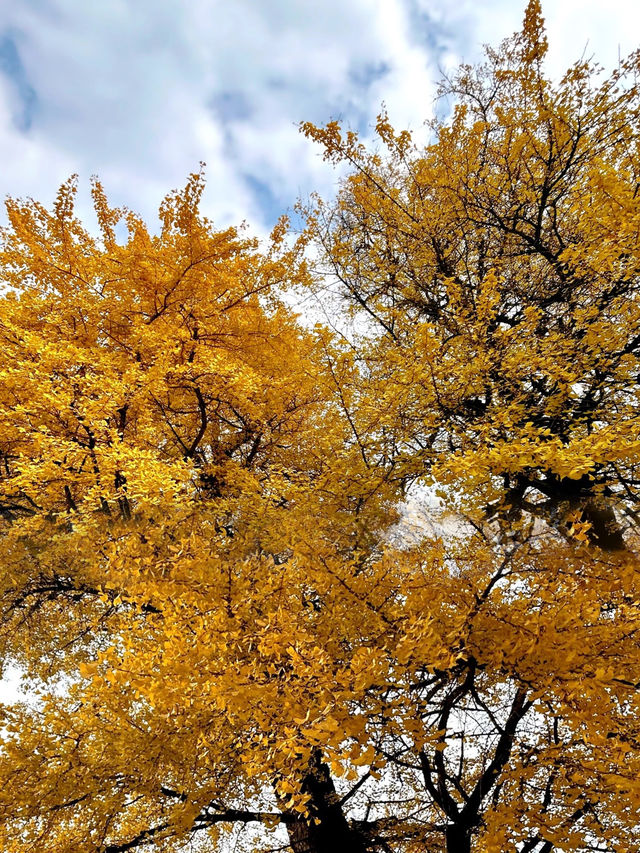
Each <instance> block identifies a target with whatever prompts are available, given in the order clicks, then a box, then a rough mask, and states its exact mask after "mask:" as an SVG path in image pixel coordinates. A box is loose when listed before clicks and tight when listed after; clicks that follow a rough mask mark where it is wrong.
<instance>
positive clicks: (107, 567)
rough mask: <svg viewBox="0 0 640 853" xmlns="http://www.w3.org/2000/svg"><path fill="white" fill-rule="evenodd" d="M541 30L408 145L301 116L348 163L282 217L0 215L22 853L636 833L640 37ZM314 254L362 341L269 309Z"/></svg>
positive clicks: (543, 849)
mask: <svg viewBox="0 0 640 853" xmlns="http://www.w3.org/2000/svg"><path fill="white" fill-rule="evenodd" d="M546 47H547V43H546V37H545V35H544V29H543V22H542V18H541V11H540V6H539V4H538V2H537V0H531V2H530V3H529V6H528V8H527V12H526V16H525V23H524V27H523V31H522V32H521V33H519V34H516V36H515V37H514V38H513V39H512V40H510V41H508V42H505V43H504V44H503V45H502V46H501V47H500V49H498V50H489V51H488V54H487V64H486V65H485V66H483V67H481V68H476V69H474V68H462V69H461V71H460V73H459V74H458V76H457V77H455V78H454V79H453V80H452V81H449V82H448V83H446V84H445V90H446V92H447V93H448V94H449V95H451V96H454V97H455V99H456V104H457V105H456V107H455V109H454V112H453V114H452V116H451V118H450V119H449V120H448V121H446V122H444V123H441V124H437V123H436V124H434V126H433V141H432V143H431V144H430V145H429V146H428V147H427V148H426V149H424V150H417V149H416V148H415V147H414V146H413V144H412V142H411V137H410V135H409V134H408V133H406V132H401V133H396V131H395V130H394V129H393V128H392V127H391V125H390V124H389V121H388V119H387V118H386V116H384V115H382V116H381V117H380V118H379V121H378V125H377V132H378V135H379V138H380V142H381V145H382V146H383V150H384V154H381V153H379V152H377V153H373V154H372V153H370V152H368V151H367V150H366V148H365V147H364V146H363V145H362V144H361V143H360V141H359V140H358V138H357V136H356V135H355V134H353V133H346V134H345V133H344V132H343V131H342V130H341V128H340V127H339V125H338V124H336V123H331V124H330V125H328V126H327V127H326V128H314V127H312V126H310V125H305V126H304V128H303V129H304V132H305V133H307V135H309V136H311V137H313V138H315V139H316V140H318V141H320V142H321V143H322V144H323V145H324V146H325V151H326V155H327V157H328V158H329V159H333V160H346V161H348V162H349V163H351V166H352V173H351V175H350V177H349V178H348V179H347V180H346V182H345V183H344V185H343V187H342V189H341V191H340V193H339V195H338V197H337V199H336V200H335V202H334V203H332V204H326V203H323V202H320V201H319V200H316V202H315V203H314V206H313V209H311V210H309V211H307V214H308V229H307V233H306V234H305V235H304V236H303V238H301V240H300V241H298V242H297V243H294V242H293V241H291V240H290V239H289V237H288V235H287V225H286V222H284V221H282V222H280V223H279V224H278V226H277V227H276V229H275V230H274V232H273V235H272V239H271V242H270V243H269V244H268V245H267V246H266V247H263V248H261V247H259V246H258V245H257V243H256V242H255V241H252V240H250V239H247V238H246V237H245V236H244V235H243V234H242V233H241V232H238V231H237V230H235V229H228V230H226V231H223V232H216V231H215V230H214V228H213V226H212V224H211V223H210V222H209V221H207V220H206V219H205V218H204V217H202V216H201V214H200V213H199V209H198V205H199V201H200V197H201V194H202V190H203V177H202V173H200V172H199V173H195V174H193V175H191V176H190V178H189V180H188V182H187V185H186V187H185V189H184V190H182V191H181V192H174V193H172V194H170V195H169V196H168V197H167V198H166V199H165V201H164V202H163V204H162V206H161V208H160V221H161V229H160V231H159V233H158V234H157V235H154V234H152V233H150V232H149V230H148V229H147V228H146V227H145V225H144V223H143V222H142V221H141V220H140V219H139V217H137V216H136V215H134V214H133V213H131V212H130V211H128V210H124V209H123V210H114V209H112V208H110V207H109V204H108V201H107V199H106V196H105V193H104V191H103V189H102V187H101V186H100V184H99V183H98V182H97V181H96V182H94V185H93V199H94V206H95V212H96V216H97V220H98V226H99V234H98V236H94V235H92V234H91V233H90V232H89V231H87V230H86V229H85V228H84V227H83V226H82V224H81V223H80V222H79V221H78V220H77V218H75V215H74V193H75V183H74V181H73V180H71V181H70V182H68V183H67V184H65V185H64V186H63V187H62V188H61V190H60V192H59V195H58V198H57V201H56V203H55V205H54V208H53V210H52V211H48V210H46V209H45V208H44V207H42V206H41V205H39V204H37V203H36V202H32V201H29V202H18V201H10V202H9V203H8V215H9V225H8V227H7V228H5V229H4V232H3V235H2V250H1V253H0V264H1V266H2V282H3V294H2V296H1V297H0V341H1V342H2V350H3V361H2V367H1V368H0V463H1V471H0V561H1V565H2V572H1V573H0V614H1V620H0V649H1V652H2V660H3V662H4V664H5V666H6V665H9V664H15V665H17V666H18V667H19V668H20V670H21V672H22V673H23V676H24V682H25V685H26V686H27V687H28V688H29V695H28V697H27V701H25V702H23V703H16V704H13V705H8V704H7V705H5V706H3V709H2V714H3V739H2V751H1V754H0V782H1V784H0V846H1V847H2V849H3V850H5V851H7V853H14V851H15V853H18V851H21V853H22V851H28V850H32V851H38V853H54V851H55V853H72V851H73V853H78V851H87V853H88V851H96V853H97V851H100V853H125V851H129V850H135V849H144V848H145V847H153V849H158V850H166V851H172V850H175V851H178V850H184V849H186V846H187V845H188V844H193V845H194V849H202V850H223V849H225V846H224V845H225V844H226V843H227V842H228V841H229V838H230V837H231V835H230V834H233V833H234V832H235V831H236V829H235V828H236V827H243V828H245V829H244V830H243V832H242V834H241V835H240V836H239V838H240V844H241V845H244V848H245V849H252V850H266V849H269V848H273V847H277V846H278V845H279V844H282V843H283V841H282V837H283V836H282V833H284V834H285V836H286V838H287V839H288V843H289V845H290V847H291V849H292V850H293V851H295V853H302V852H303V851H305V853H309V851H312V853H325V851H329V850H332V851H339V850H345V851H346V850H349V851H356V853H365V851H394V853H401V852H402V853H413V851H415V853H417V851H424V850H433V851H437V850H438V851H447V853H470V851H474V853H498V851H500V853H506V851H513V853H551V851H553V850H558V851H582V850H587V849H597V850H602V851H605V850H606V851H616V853H628V851H629V850H631V849H633V847H634V843H635V840H636V839H637V833H638V830H639V827H640V815H639V806H640V783H639V781H638V780H639V779H640V750H639V746H640V744H639V743H638V733H637V722H636V720H637V718H638V715H639V714H640V655H639V653H638V632H639V631H640V583H639V581H640V578H639V576H638V574H639V572H638V561H637V533H636V532H635V522H636V521H637V514H636V509H635V505H636V503H637V502H638V499H639V496H638V488H637V487H638V484H639V483H640V478H639V477H638V460H639V453H638V451H639V449H640V443H639V430H638V426H639V423H638V390H639V384H638V376H639V375H640V371H639V370H638V352H639V351H640V300H639V293H638V281H639V272H640V270H639V269H638V265H639V264H640V255H639V253H638V234H639V228H640V210H639V205H640V195H639V194H638V187H639V186H640V179H639V177H638V176H639V175H640V147H639V144H638V140H639V137H638V127H639V126H640V125H639V124H638V118H639V115H638V110H639V106H640V104H639V97H638V95H639V92H638V90H637V88H636V84H635V77H634V75H636V74H637V72H638V71H639V70H640V57H639V56H638V55H634V56H632V57H631V58H630V59H629V60H627V61H625V62H624V63H621V65H620V67H619V69H617V70H616V72H615V73H614V74H613V76H612V77H611V78H609V79H607V80H605V81H604V82H598V81H597V74H596V71H597V69H595V68H594V67H593V66H592V65H591V64H590V63H588V62H580V63H578V64H577V65H575V66H573V67H572V68H571V69H570V70H569V71H568V72H567V74H566V76H565V78H564V79H563V80H562V81H561V83H560V84H558V85H552V84H551V83H550V82H549V81H548V80H546V79H545V78H544V75H543V71H542V64H543V60H544V55H545V51H546ZM122 235H124V236H122ZM310 239H315V240H316V241H317V245H318V247H319V249H320V255H321V259H322V261H323V262H324V263H325V264H326V267H327V269H326V271H325V272H324V274H323V275H322V276H316V275H315V273H314V272H313V271H312V270H310V265H308V264H307V262H306V261H305V258H304V249H305V245H306V243H307V241H308V240H310ZM332 274H334V275H335V274H337V280H338V281H339V288H338V289H339V295H340V297H341V298H343V299H344V300H346V305H347V306H348V308H349V310H350V311H351V312H352V313H353V315H354V316H355V317H356V324H355V327H356V330H357V331H356V332H354V334H353V335H352V339H351V340H350V341H346V339H345V336H341V335H338V334H334V333H332V332H330V331H329V330H328V329H326V328H324V327H322V326H317V327H315V328H314V329H312V330H309V329H306V328H304V327H303V326H302V325H301V324H300V323H299V322H298V321H297V319H296V317H295V316H294V315H293V314H292V313H291V311H290V310H288V309H287V308H286V306H285V301H284V299H283V297H284V294H285V291H287V290H289V289H291V288H294V289H295V288H297V289H302V290H303V291H305V292H307V293H308V292H310V291H313V290H314V289H315V290H316V292H317V291H318V289H319V288H323V289H324V288H326V287H327V286H330V283H331V275H332ZM327 307H328V308H331V306H327ZM416 482H418V483H422V484H426V485H428V486H430V487H432V488H435V489H436V490H437V491H438V492H439V494H440V496H441V498H442V499H443V501H444V502H445V503H446V504H447V506H448V509H449V511H451V512H454V513H456V514H454V515H452V516H451V517H452V518H453V519H454V521H453V523H451V521H450V520H449V521H447V520H446V519H445V521H444V523H443V524H442V526H441V532H440V535H438V536H436V535H433V536H428V535H426V534H425V535H423V536H422V537H420V538H419V541H417V542H415V543H414V544H412V545H409V544H408V543H407V542H406V541H403V534H402V530H403V528H402V524H400V525H399V527H398V526H396V528H395V534H393V527H392V525H393V524H394V523H395V522H396V521H397V519H398V509H397V507H398V505H399V503H400V501H401V499H402V498H403V497H404V496H405V495H406V490H407V489H408V488H409V487H410V486H411V484H413V483H416ZM434 512H435V510H434ZM392 534H393V535H392ZM251 827H254V829H253V830H252V829H251ZM274 833H275V837H274V835H273V834H274ZM278 833H281V834H280V835H278ZM236 840H237V839H236ZM234 843H235V842H234Z"/></svg>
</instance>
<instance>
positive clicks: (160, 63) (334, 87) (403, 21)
mask: <svg viewBox="0 0 640 853" xmlns="http://www.w3.org/2000/svg"><path fill="white" fill-rule="evenodd" d="M524 2H525V0H458V2H454V0H448V1H447V0H226V2H223V0H4V2H3V3H0V162H1V163H2V170H1V171H0V195H2V196H4V195H7V194H9V195H13V196H28V195H30V196H33V197H35V198H37V199H39V200H42V201H44V202H46V203H50V201H51V200H52V199H53V197H54V195H55V192H56V189H57V187H58V185H59V184H60V183H61V182H62V181H63V180H65V179H66V178H67V177H68V176H69V174H71V173H73V172H77V173H79V175H80V180H81V186H82V188H83V189H82V192H81V196H80V212H81V213H83V212H85V211H86V209H87V207H88V193H87V187H88V181H89V177H90V175H92V174H94V173H97V174H98V175H99V176H100V177H101V179H102V181H103V183H104V185H105V189H106V190H107V193H108V195H109V198H110V199H111V200H112V201H113V202H114V203H116V204H127V205H129V206H130V207H132V208H134V209H135V210H137V211H139V212H140V213H141V214H143V215H144V216H145V217H147V218H148V219H153V217H154V215H155V211H156V210H157V207H158V204H159V202H160V200H161V198H162V196H163V195H164V194H165V193H166V192H167V191H168V190H170V189H171V188H173V187H176V186H179V185H181V184H182V183H183V182H184V179H185V177H186V175H187V174H188V173H189V172H191V171H193V170H194V169H195V168H197V166H198V163H199V162H200V161H201V160H204V161H205V162H206V163H207V176H208V186H207V191H206V196H205V200H204V208H205V212H206V213H207V214H208V215H210V216H211V217H212V218H213V219H214V221H215V222H216V224H218V225H219V226H220V227H222V226H226V225H229V224H238V223H239V222H241V221H242V220H247V221H248V222H249V223H250V225H251V226H252V227H253V230H254V231H255V232H257V233H264V232H265V231H266V230H267V229H268V228H269V226H270V225H271V224H272V223H273V221H274V220H275V218H276V217H277V216H278V215H279V214H280V213H281V212H284V211H286V209H287V208H288V207H290V206H291V205H292V204H293V203H294V202H295V200H296V198H297V197H298V196H300V195H303V196H304V195H306V194H307V193H308V192H309V191H310V190H311V189H317V190H319V191H320V192H321V193H322V194H324V195H329V194H330V193H331V192H332V189H333V186H334V182H335V173H333V172H332V170H331V168H330V167H329V166H328V165H327V164H325V163H323V161H322V159H321V157H320V156H319V152H318V150H317V148H316V147H315V146H314V145H313V144H312V143H310V142H308V141H306V140H305V139H304V138H302V137H301V135H300V134H299V133H298V130H297V126H296V125H297V123H298V122H299V121H301V120H312V121H315V122H318V123H322V122H325V121H327V120H329V119H331V118H340V119H343V120H344V121H345V122H347V123H348V124H349V125H350V126H351V127H353V128H357V129H359V130H361V131H362V132H363V133H364V135H365V136H366V135H367V134H369V133H370V127H371V124H372V122H374V121H375V117H376V114H377V113H378V112H379V110H380V104H381V102H382V101H384V102H385V103H386V105H387V108H388V111H389V114H390V116H391V119H392V122H393V123H394V124H395V125H396V126H397V127H407V126H408V127H410V128H411V129H413V130H414V131H415V132H416V133H417V134H418V136H419V135H420V133H421V129H422V124H423V122H424V120H425V119H426V118H428V117H429V116H430V115H431V114H432V111H433V105H434V90H435V83H436V81H437V78H438V69H439V68H445V69H446V68H451V67H452V66H454V65H456V64H457V63H458V62H460V61H461V60H466V61H473V60H475V59H477V58H478V56H479V54H480V50H481V45H482V43H484V42H493V43H495V42H496V41H498V40H499V39H501V38H503V37H505V36H507V35H508V34H510V33H511V32H513V30H515V29H516V28H517V27H518V26H519V23H520V20H521V18H522V13H523V9H524ZM543 11H544V14H545V17H546V19H547V24H548V30H549V38H550V42H551V57H550V70H551V71H552V73H554V74H557V73H559V72H560V71H561V70H562V68H563V67H564V66H565V65H566V64H568V63H569V62H570V61H571V60H572V59H575V58H577V57H578V56H580V55H581V54H582V52H583V51H584V49H585V47H586V48H587V53H589V54H591V53H595V55H596V56H597V57H598V58H599V59H600V61H601V62H603V63H604V64H606V65H608V66H611V65H613V64H614V63H615V61H616V60H617V56H618V48H619V47H620V50H621V52H622V53H623V54H624V53H626V52H629V51H630V50H632V49H633V48H635V47H637V46H638V44H637V43H634V41H633V39H634V37H635V38H636V39H638V41H640V2H637V0H607V2H606V3H604V2H602V0H582V1H581V2H578V0H547V2H546V3H544V0H543Z"/></svg>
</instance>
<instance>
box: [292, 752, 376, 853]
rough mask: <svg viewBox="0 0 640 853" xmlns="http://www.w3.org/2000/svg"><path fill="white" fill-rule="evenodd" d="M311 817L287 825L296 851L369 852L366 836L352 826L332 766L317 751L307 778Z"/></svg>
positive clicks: (322, 852) (309, 852)
mask: <svg viewBox="0 0 640 853" xmlns="http://www.w3.org/2000/svg"><path fill="white" fill-rule="evenodd" d="M303 790H304V791H305V793H306V794H309V795H310V797H311V799H310V803H309V816H308V817H306V818H303V817H300V819H299V820H296V821H293V822H291V823H288V824H287V830H288V833H289V843H290V844H291V849H292V850H293V853H342V851H344V853H367V850H368V849H369V847H368V845H367V843H366V840H365V838H364V837H363V835H362V833H360V832H359V831H358V830H357V829H355V828H354V827H351V826H350V825H349V822H348V821H347V819H346V817H345V816H344V812H343V811H342V806H341V805H340V800H339V797H338V794H337V793H336V789H335V786H334V784H333V779H332V778H331V773H330V771H329V768H328V766H327V765H326V764H325V763H324V762H323V761H322V754H321V752H320V750H317V751H316V752H315V753H314V755H313V757H312V759H311V762H310V768H309V772H308V773H307V775H306V776H305V778H304V781H303Z"/></svg>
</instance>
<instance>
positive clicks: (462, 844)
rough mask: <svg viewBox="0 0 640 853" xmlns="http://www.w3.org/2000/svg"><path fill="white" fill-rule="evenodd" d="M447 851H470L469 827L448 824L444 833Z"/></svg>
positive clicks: (454, 852)
mask: <svg viewBox="0 0 640 853" xmlns="http://www.w3.org/2000/svg"><path fill="white" fill-rule="evenodd" d="M446 840H447V853H471V827H469V826H466V825H464V824H463V825H461V824H456V823H453V824H450V825H449V826H448V827H447V833H446Z"/></svg>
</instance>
